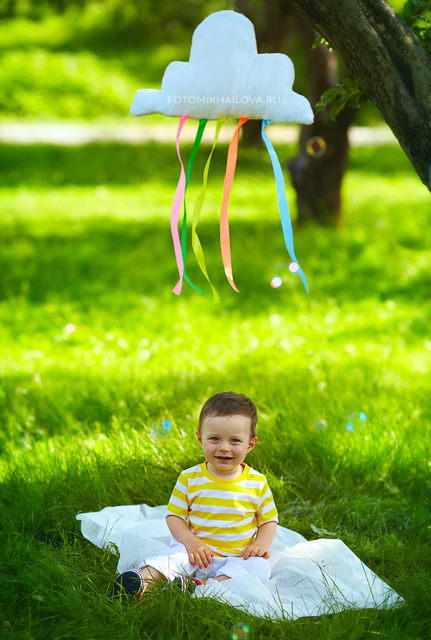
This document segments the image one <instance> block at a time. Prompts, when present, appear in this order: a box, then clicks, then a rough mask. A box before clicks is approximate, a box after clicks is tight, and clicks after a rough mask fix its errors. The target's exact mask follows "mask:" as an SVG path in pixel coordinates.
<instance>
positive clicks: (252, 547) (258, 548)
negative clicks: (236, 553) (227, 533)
mask: <svg viewBox="0 0 431 640" xmlns="http://www.w3.org/2000/svg"><path fill="white" fill-rule="evenodd" d="M241 555H242V559H243V560H247V558H249V557H250V556H259V557H262V558H264V559H265V560H268V558H270V557H271V554H270V553H269V551H267V550H266V549H265V547H262V545H261V544H259V543H258V542H252V543H251V544H249V545H248V547H247V548H246V549H244V551H241Z"/></svg>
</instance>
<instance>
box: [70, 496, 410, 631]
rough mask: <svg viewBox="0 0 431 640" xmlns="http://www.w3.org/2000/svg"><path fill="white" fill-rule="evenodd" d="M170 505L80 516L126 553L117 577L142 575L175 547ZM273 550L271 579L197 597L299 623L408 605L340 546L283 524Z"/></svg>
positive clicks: (97, 539)
mask: <svg viewBox="0 0 431 640" xmlns="http://www.w3.org/2000/svg"><path fill="white" fill-rule="evenodd" d="M167 506H168V505H160V506H158V507H149V506H148V505H147V504H141V505H127V506H119V507H105V508H104V509H102V510H101V511H97V512H93V513H80V514H78V515H77V516H76V518H77V520H80V521H81V530H82V534H83V536H84V537H85V538H87V540H89V541H90V542H92V543H93V544H95V545H97V546H98V547H99V548H101V549H103V548H106V547H109V546H110V545H109V543H114V544H115V545H117V547H118V549H119V552H120V559H119V560H118V565H117V571H118V572H119V573H122V572H123V571H127V570H128V569H137V567H138V565H139V564H140V563H141V562H142V561H143V560H145V558H148V557H149V556H152V555H156V554H157V553H158V552H160V551H162V550H164V549H166V548H167V547H169V544H170V541H171V539H172V536H171V533H170V531H169V529H168V526H167V524H166V511H167ZM269 551H270V553H271V557H270V558H269V563H270V565H271V579H270V580H269V581H268V582H266V583H265V584H263V583H262V582H261V580H260V579H259V578H258V577H257V576H254V575H249V576H248V577H247V580H244V578H243V577H241V576H240V577H238V578H231V579H230V580H225V581H223V582H214V581H211V582H209V583H208V584H207V585H202V586H198V587H197V588H196V591H195V593H194V595H193V597H197V598H201V597H204V596H205V597H213V598H217V599H219V600H221V601H225V602H227V603H229V604H231V605H233V606H234V607H236V608H237V609H240V610H242V611H247V612H248V613H251V614H252V615H254V616H258V617H262V618H264V617H269V618H271V619H273V620H276V619H282V618H288V619H291V620H295V619H297V618H301V617H304V616H320V615H322V614H323V613H336V612H339V611H342V610H343V609H352V608H353V609H361V608H368V609H370V608H377V609H386V608H392V607H397V606H401V605H402V604H403V603H404V599H403V598H402V597H401V596H398V594H397V593H396V592H395V591H394V590H393V589H391V588H390V587H389V586H388V585H387V584H386V583H385V582H383V580H381V579H380V578H379V577H378V576H377V575H376V574H375V573H373V571H371V569H369V568H368V567H367V566H366V565H365V564H364V563H363V562H361V560H360V559H359V558H358V557H357V556H355V554H354V553H353V552H352V551H351V550H350V549H349V548H348V547H347V546H346V545H345V544H344V542H342V540H334V539H325V538H322V539H320V540H312V541H311V542H307V540H306V539H305V538H304V537H303V536H301V535H300V534H299V533H296V532H295V531H291V530H290V529H286V528H285V527H281V526H280V525H277V532H276V534H275V538H274V541H273V543H272V544H271V546H270V548H269Z"/></svg>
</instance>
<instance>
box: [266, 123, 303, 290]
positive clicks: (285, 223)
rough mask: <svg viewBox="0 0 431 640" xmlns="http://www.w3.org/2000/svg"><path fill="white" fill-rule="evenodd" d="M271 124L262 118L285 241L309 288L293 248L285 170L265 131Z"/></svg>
mask: <svg viewBox="0 0 431 640" xmlns="http://www.w3.org/2000/svg"><path fill="white" fill-rule="evenodd" d="M269 124H271V120H262V138H263V141H264V143H265V144H266V148H267V149H268V153H269V157H270V158H271V163H272V168H273V170H274V177H275V184H276V186H277V198H278V208H279V210H280V218H281V226H282V227H283V235H284V242H285V243H286V249H287V251H288V252H289V255H290V258H291V260H292V262H296V264H297V265H298V273H299V275H300V276H301V280H302V282H303V283H304V286H305V288H306V289H307V293H308V294H309V293H310V292H309V290H308V283H307V278H306V277H305V273H304V272H303V270H302V269H301V267H300V266H299V262H298V260H297V259H296V256H295V250H294V248H293V231H292V223H291V221H290V213H289V207H288V205H287V200H286V189H285V186H284V176H283V171H282V168H281V165H280V160H279V159H278V156H277V154H276V152H275V149H274V147H273V146H272V142H271V140H270V139H269V138H268V135H267V133H266V131H265V127H267V126H268V125H269Z"/></svg>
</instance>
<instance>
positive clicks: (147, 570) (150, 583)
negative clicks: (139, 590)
mask: <svg viewBox="0 0 431 640" xmlns="http://www.w3.org/2000/svg"><path fill="white" fill-rule="evenodd" d="M141 574H142V577H143V578H144V591H145V589H151V587H154V586H155V585H156V584H157V582H159V581H160V580H166V578H165V576H164V575H163V574H162V573H160V571H157V569H154V567H144V568H143V569H141Z"/></svg>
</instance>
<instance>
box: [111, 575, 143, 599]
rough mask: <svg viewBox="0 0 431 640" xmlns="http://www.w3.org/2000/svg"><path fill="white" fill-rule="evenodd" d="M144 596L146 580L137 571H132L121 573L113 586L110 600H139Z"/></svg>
mask: <svg viewBox="0 0 431 640" xmlns="http://www.w3.org/2000/svg"><path fill="white" fill-rule="evenodd" d="M143 594H144V578H143V577H142V573H140V572H139V571H138V570H137V569H130V571H125V572H124V573H121V574H120V575H119V576H118V578H117V579H116V580H115V582H114V584H113V585H112V589H111V590H110V591H109V593H108V598H119V599H120V600H123V601H124V600H128V599H129V598H133V597H135V598H136V599H137V600H139V599H140V598H142V596H143Z"/></svg>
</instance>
